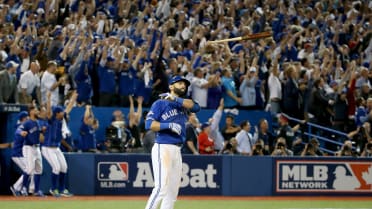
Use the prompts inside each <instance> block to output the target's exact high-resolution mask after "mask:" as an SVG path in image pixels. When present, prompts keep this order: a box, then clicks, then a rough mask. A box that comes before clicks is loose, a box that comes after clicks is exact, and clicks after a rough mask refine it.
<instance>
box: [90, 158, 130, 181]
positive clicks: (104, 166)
mask: <svg viewBox="0 0 372 209" xmlns="http://www.w3.org/2000/svg"><path fill="white" fill-rule="evenodd" d="M97 174H98V176H97V177H98V180H100V181H127V180H128V177H129V169H128V163H127V162H99V163H98V169H97Z"/></svg>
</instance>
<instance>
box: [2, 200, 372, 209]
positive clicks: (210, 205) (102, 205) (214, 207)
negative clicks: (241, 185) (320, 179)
mask: <svg viewBox="0 0 372 209" xmlns="http://www.w3.org/2000/svg"><path fill="white" fill-rule="evenodd" d="M145 204H146V201H141V200H133V201H130V200H120V201H113V200H106V201H102V200H88V201H87V200H83V201H77V200H62V201H59V200H53V201H46V200H43V201H35V200H32V201H27V200H26V201H1V203H0V205H1V206H0V207H1V209H144V208H145ZM295 208H302V209H305V208H306V209H310V208H311V209H319V208H327V209H330V208H354V209H357V208H360V209H362V208H363V209H367V208H372V200H370V201H354V200H353V201H351V200H329V201H327V200H324V201H323V200H322V201H319V200H314V201H312V200H294V201H292V200H275V201H272V200H270V201H267V200H179V201H177V202H176V205H175V209H295Z"/></svg>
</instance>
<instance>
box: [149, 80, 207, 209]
mask: <svg viewBox="0 0 372 209" xmlns="http://www.w3.org/2000/svg"><path fill="white" fill-rule="evenodd" d="M189 85H190V82H189V81H188V80H186V79H185V78H183V77H181V76H175V77H173V78H171V79H170V82H169V89H170V93H163V94H161V95H159V96H160V97H161V98H160V99H159V100H157V101H156V102H154V104H153V105H152V106H151V109H150V111H149V113H148V114H147V117H146V123H145V128H146V129H147V130H149V129H150V130H152V131H155V132H157V136H156V139H155V144H154V146H153V147H152V151H151V158H152V165H153V173H154V181H155V187H154V189H153V190H152V193H151V196H150V198H149V199H148V202H147V205H146V209H156V208H158V205H159V204H160V202H162V203H161V209H172V208H173V206H174V203H175V201H176V199H177V195H178V190H179V186H180V182H181V172H182V158H181V146H182V144H183V141H184V140H185V135H186V125H185V124H186V122H187V115H188V114H187V113H188V111H190V112H198V111H199V110H200V106H199V104H198V103H196V102H194V101H193V100H191V99H183V98H182V97H183V96H184V95H185V94H186V92H187V88H188V86H189Z"/></svg>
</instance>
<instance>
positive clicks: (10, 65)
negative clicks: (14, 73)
mask: <svg viewBox="0 0 372 209" xmlns="http://www.w3.org/2000/svg"><path fill="white" fill-rule="evenodd" d="M18 66H19V64H18V63H16V62H14V61H9V62H7V63H6V65H5V68H6V69H9V68H12V67H15V68H17V67H18Z"/></svg>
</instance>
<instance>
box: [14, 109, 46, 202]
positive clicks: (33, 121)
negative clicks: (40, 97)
mask: <svg viewBox="0 0 372 209" xmlns="http://www.w3.org/2000/svg"><path fill="white" fill-rule="evenodd" d="M38 112H39V111H38V109H37V107H36V106H34V105H32V106H30V107H29V111H28V114H29V119H27V120H26V121H25V122H24V123H23V124H21V125H20V126H19V127H18V128H17V130H16V134H19V135H21V136H22V137H24V143H23V148H22V153H23V156H24V158H25V172H24V174H23V182H22V189H21V194H22V195H23V196H27V195H28V188H29V179H30V176H31V175H34V177H33V179H34V184H35V189H34V191H35V192H34V195H35V196H40V197H43V196H44V194H43V192H42V191H41V190H40V189H39V184H40V177H41V173H42V171H43V164H42V159H41V152H40V141H41V140H42V139H43V135H42V134H41V132H40V125H39V123H38V121H37V115H38Z"/></svg>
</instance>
